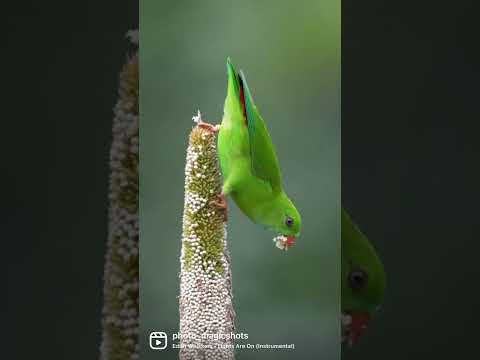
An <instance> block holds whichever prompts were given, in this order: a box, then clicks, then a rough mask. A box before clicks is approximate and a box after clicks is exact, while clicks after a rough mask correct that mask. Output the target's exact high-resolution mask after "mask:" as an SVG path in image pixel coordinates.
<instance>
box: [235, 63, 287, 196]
mask: <svg viewBox="0 0 480 360" xmlns="http://www.w3.org/2000/svg"><path fill="white" fill-rule="evenodd" d="M239 85H240V100H241V102H242V105H243V106H244V110H245V116H246V119H247V127H248V136H249V142H250V157H251V161H252V173H253V174H254V175H255V176H256V177H258V178H260V179H262V180H264V181H266V182H268V183H269V184H270V186H271V188H272V191H273V192H274V193H276V192H279V191H281V190H282V179H281V174H280V166H279V164H278V159H277V155H276V154H275V148H274V146H273V143H272V140H271V138H270V134H269V133H268V129H267V126H266V124H265V121H264V120H263V119H262V117H261V116H260V114H259V112H258V110H257V107H256V106H255V104H254V102H253V98H252V94H251V93H250V90H249V88H248V85H247V81H246V79H245V75H244V74H243V72H242V71H240V74H239Z"/></svg>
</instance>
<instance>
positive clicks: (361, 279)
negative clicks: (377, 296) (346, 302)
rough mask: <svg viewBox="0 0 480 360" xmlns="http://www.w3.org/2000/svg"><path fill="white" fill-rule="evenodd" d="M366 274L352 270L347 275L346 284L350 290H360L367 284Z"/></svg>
mask: <svg viewBox="0 0 480 360" xmlns="http://www.w3.org/2000/svg"><path fill="white" fill-rule="evenodd" d="M367 278H368V276H367V274H366V273H365V272H364V271H362V270H352V271H351V272H350V274H348V283H349V284H350V287H351V288H352V290H360V289H361V288H363V287H364V286H365V285H366V284H367Z"/></svg>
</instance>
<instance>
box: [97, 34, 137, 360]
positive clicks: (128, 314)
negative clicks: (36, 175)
mask: <svg viewBox="0 0 480 360" xmlns="http://www.w3.org/2000/svg"><path fill="white" fill-rule="evenodd" d="M135 34H136V33H135V32H129V37H130V40H131V41H132V42H133V43H134V44H135V45H137V47H138V41H137V42H136V41H135ZM118 93H119V97H118V102H117V104H116V105H115V109H114V113H115V117H114V120H113V129H112V130H113V141H112V145H111V151H110V170H111V173H110V189H109V201H110V203H109V226H108V242H107V251H106V255H105V270H104V271H105V272H104V289H103V297H104V300H103V301H104V303H103V318H102V345H101V348H100V358H101V359H102V360H114V359H118V360H130V359H138V123H139V120H138V48H137V49H136V50H135V51H134V53H133V54H132V55H130V56H129V57H128V59H127V62H126V64H125V65H124V66H123V69H122V71H121V73H120V84H119V90H118Z"/></svg>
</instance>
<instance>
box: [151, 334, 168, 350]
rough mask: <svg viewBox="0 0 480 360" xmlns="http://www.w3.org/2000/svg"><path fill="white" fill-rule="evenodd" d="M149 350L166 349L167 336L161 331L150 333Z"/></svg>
mask: <svg viewBox="0 0 480 360" xmlns="http://www.w3.org/2000/svg"><path fill="white" fill-rule="evenodd" d="M150 348H151V349H153V350H163V349H166V348H167V334H165V333H164V332H163V331H153V332H151V333H150Z"/></svg>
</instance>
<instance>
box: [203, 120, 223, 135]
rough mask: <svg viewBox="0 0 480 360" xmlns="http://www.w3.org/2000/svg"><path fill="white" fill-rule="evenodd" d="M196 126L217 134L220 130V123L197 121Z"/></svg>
mask: <svg viewBox="0 0 480 360" xmlns="http://www.w3.org/2000/svg"><path fill="white" fill-rule="evenodd" d="M198 126H199V127H201V128H202V129H205V130H208V131H210V132H212V133H214V134H217V133H218V132H219V131H220V125H212V124H209V123H206V122H203V121H202V122H199V123H198Z"/></svg>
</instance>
